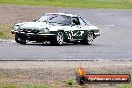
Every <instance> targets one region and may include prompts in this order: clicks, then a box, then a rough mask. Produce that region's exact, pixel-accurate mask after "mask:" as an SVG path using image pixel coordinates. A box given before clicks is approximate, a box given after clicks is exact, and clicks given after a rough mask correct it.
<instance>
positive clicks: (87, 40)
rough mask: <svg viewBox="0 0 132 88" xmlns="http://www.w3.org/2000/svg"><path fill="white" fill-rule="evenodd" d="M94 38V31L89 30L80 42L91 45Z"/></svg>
mask: <svg viewBox="0 0 132 88" xmlns="http://www.w3.org/2000/svg"><path fill="white" fill-rule="evenodd" d="M93 39H94V33H93V32H92V31H89V32H88V33H87V34H86V36H85V39H84V40H83V41H82V44H85V45H91V44H92V42H93Z"/></svg>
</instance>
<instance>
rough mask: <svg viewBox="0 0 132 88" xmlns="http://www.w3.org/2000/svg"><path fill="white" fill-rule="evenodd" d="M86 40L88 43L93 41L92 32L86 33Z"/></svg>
mask: <svg viewBox="0 0 132 88" xmlns="http://www.w3.org/2000/svg"><path fill="white" fill-rule="evenodd" d="M87 42H88V44H92V42H93V33H92V32H89V33H88V37H87Z"/></svg>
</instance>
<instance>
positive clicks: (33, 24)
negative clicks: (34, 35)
mask: <svg viewBox="0 0 132 88" xmlns="http://www.w3.org/2000/svg"><path fill="white" fill-rule="evenodd" d="M19 24H20V23H19ZM51 26H53V25H50V24H47V23H46V22H23V23H21V24H20V28H21V29H42V28H49V27H51Z"/></svg>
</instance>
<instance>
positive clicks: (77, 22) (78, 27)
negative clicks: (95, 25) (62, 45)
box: [72, 17, 86, 40]
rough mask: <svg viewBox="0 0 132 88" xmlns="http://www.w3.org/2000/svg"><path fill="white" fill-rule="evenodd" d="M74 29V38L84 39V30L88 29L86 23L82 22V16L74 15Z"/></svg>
mask: <svg viewBox="0 0 132 88" xmlns="http://www.w3.org/2000/svg"><path fill="white" fill-rule="evenodd" d="M72 25H73V26H72V29H73V34H72V36H73V39H77V40H80V39H83V37H84V32H85V29H86V24H85V23H84V22H82V20H81V18H80V17H72Z"/></svg>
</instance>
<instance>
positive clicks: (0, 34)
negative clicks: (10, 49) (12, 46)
mask: <svg viewBox="0 0 132 88" xmlns="http://www.w3.org/2000/svg"><path fill="white" fill-rule="evenodd" d="M11 29H12V25H8V24H4V25H3V24H0V39H11V38H13V35H12V34H11Z"/></svg>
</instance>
